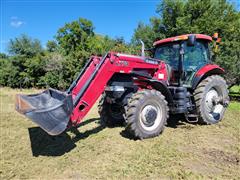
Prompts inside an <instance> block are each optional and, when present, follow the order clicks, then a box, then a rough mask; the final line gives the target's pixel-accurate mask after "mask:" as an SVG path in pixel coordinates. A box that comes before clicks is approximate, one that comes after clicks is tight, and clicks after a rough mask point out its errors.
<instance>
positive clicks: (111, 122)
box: [98, 93, 125, 127]
mask: <svg viewBox="0 0 240 180" xmlns="http://www.w3.org/2000/svg"><path fill="white" fill-rule="evenodd" d="M98 113H99V115H100V121H101V124H103V125H105V126H108V127H114V126H121V125H123V123H124V121H125V119H124V108H123V107H122V106H120V105H118V104H116V103H108V102H107V96H106V94H105V93H104V94H103V95H102V97H101V99H100V101H99V104H98Z"/></svg>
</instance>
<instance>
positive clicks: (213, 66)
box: [196, 64, 225, 76]
mask: <svg viewBox="0 0 240 180" xmlns="http://www.w3.org/2000/svg"><path fill="white" fill-rule="evenodd" d="M213 69H219V70H220V71H222V73H224V72H225V71H224V69H223V68H221V67H219V66H218V65H216V64H207V65H205V66H203V67H202V68H201V69H199V70H198V71H197V73H196V76H202V75H204V74H206V73H207V72H208V71H211V70H213Z"/></svg>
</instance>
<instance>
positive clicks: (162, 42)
mask: <svg viewBox="0 0 240 180" xmlns="http://www.w3.org/2000/svg"><path fill="white" fill-rule="evenodd" d="M189 35H195V36H196V39H203V40H206V41H212V37H210V36H207V35H204V34H184V35H180V36H175V37H170V38H166V39H161V40H159V41H156V42H154V43H153V46H157V45H162V44H166V43H170V42H176V41H182V40H187V39H188V36H189Z"/></svg>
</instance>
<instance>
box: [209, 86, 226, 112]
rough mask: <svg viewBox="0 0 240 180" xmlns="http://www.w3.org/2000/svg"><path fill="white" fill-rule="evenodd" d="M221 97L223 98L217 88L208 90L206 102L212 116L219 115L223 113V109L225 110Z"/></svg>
mask: <svg viewBox="0 0 240 180" xmlns="http://www.w3.org/2000/svg"><path fill="white" fill-rule="evenodd" d="M221 99H222V98H221V96H220V95H219V93H218V91H217V90H216V89H214V88H212V89H210V90H209V91H208V92H207V94H206V99H205V104H206V108H207V111H208V113H209V115H210V116H213V117H214V116H218V115H219V113H221V111H222V110H223V105H222V104H221V102H222V100H221Z"/></svg>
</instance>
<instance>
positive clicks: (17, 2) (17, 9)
mask: <svg viewBox="0 0 240 180" xmlns="http://www.w3.org/2000/svg"><path fill="white" fill-rule="evenodd" d="M230 1H232V2H234V3H235V4H236V5H237V8H238V9H240V0H230ZM159 2H160V0H112V1H111V0H88V1H87V0H0V5H1V8H0V15H1V19H0V21H1V23H0V30H1V35H0V37H1V41H0V43H1V46H0V47H1V48H0V52H4V53H6V52H7V45H8V43H9V40H10V39H14V38H15V37H18V36H19V35H21V34H27V35H29V36H30V37H32V38H37V39H39V40H40V41H41V43H42V45H43V47H45V45H46V42H47V41H48V40H53V39H54V35H55V34H56V32H57V30H58V29H59V28H60V27H63V26H64V24H65V23H67V22H71V21H73V20H77V19H78V18H79V17H83V18H86V19H89V20H91V21H92V22H93V24H94V27H95V33H97V34H102V35H108V36H110V37H112V38H115V37H124V39H125V40H126V41H127V42H129V41H130V40H131V37H132V35H133V33H134V29H135V28H136V27H137V25H138V23H139V22H144V23H148V22H149V18H150V17H152V16H157V13H156V7H157V5H158V4H159Z"/></svg>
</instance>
